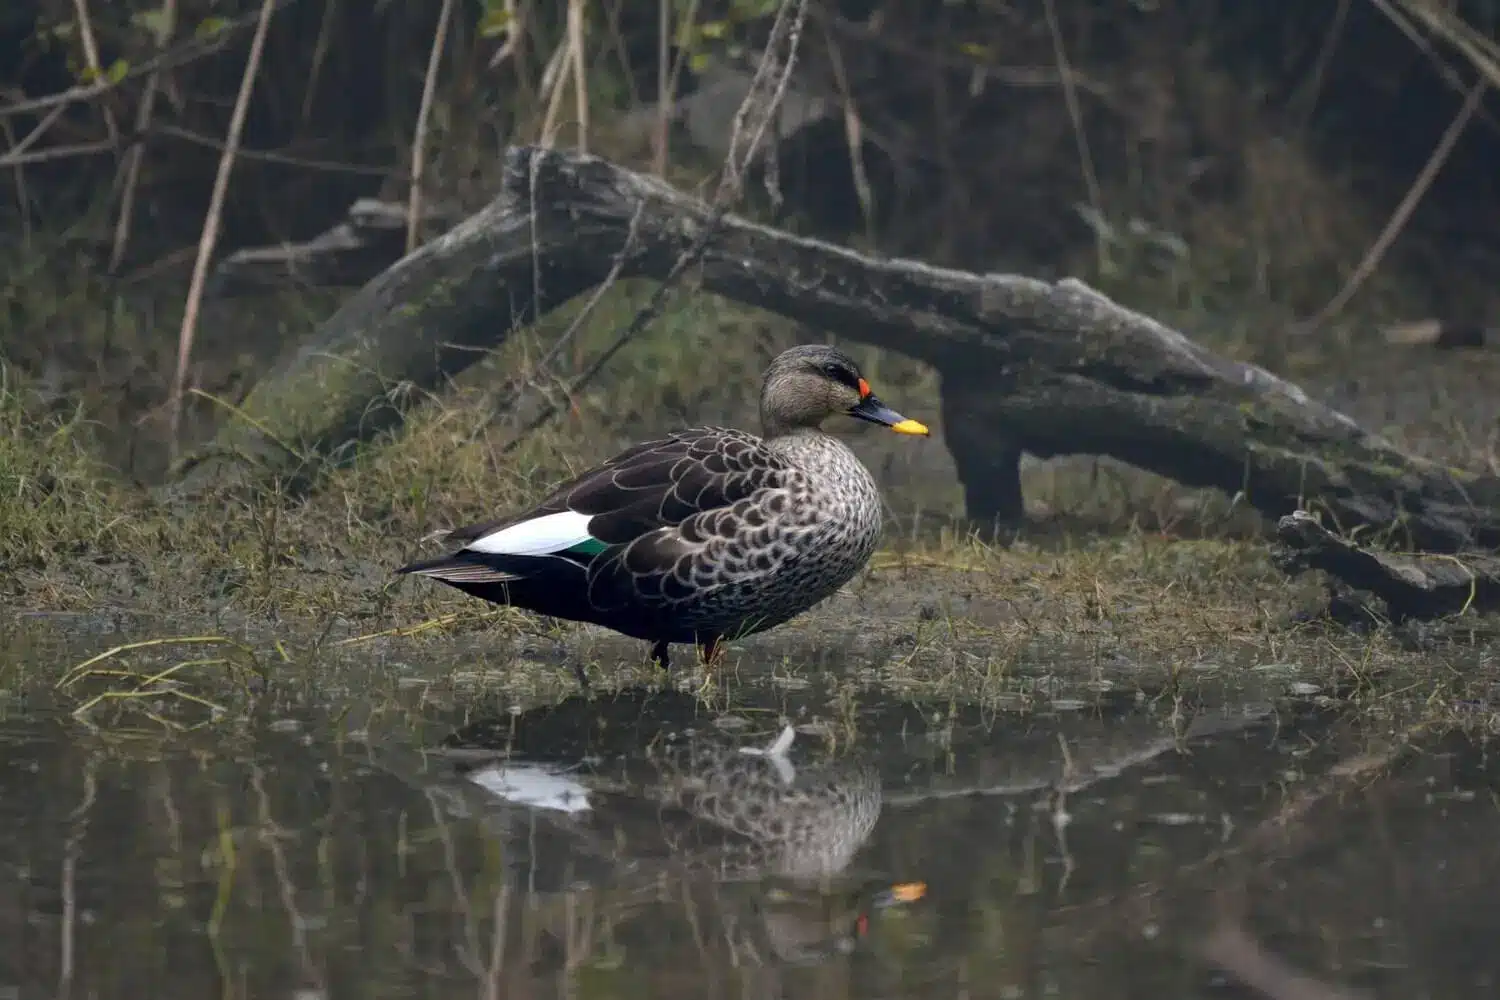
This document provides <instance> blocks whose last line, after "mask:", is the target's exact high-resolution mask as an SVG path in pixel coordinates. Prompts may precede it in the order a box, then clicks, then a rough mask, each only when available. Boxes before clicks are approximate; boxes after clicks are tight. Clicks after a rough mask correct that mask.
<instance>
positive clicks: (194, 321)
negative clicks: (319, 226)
mask: <svg viewBox="0 0 1500 1000" xmlns="http://www.w3.org/2000/svg"><path fill="white" fill-rule="evenodd" d="M283 2H285V0H283ZM276 8H277V0H262V2H261V6H260V21H259V22H257V23H256V25H255V35H254V37H253V38H252V39H251V41H250V54H249V55H248V56H247V57H246V58H245V72H244V75H243V76H241V78H240V92H239V95H238V96H237V97H236V98H235V101H234V112H233V114H232V115H231V116H230V119H229V133H228V135H227V136H226V137H225V143H224V153H223V155H222V156H220V157H219V171H218V174H217V175H216V176H215V177H214V189H213V193H212V195H210V197H209V202H208V214H207V215H206V216H205V218H204V220H203V236H202V239H200V240H199V243H198V257H197V259H196V260H195V261H193V278H192V282H191V283H190V284H189V285H188V297H187V304H186V305H185V306H184V307H183V313H182V329H181V331H180V332H179V334H178V337H177V371H176V373H175V374H174V375H173V377H172V395H171V398H170V402H169V404H168V405H169V411H168V412H169V418H170V421H171V424H170V427H171V438H172V444H173V448H174V450H175V448H176V443H177V429H178V427H179V425H180V423H181V420H182V392H183V388H184V387H185V386H186V384H187V370H188V361H189V359H190V358H191V357H192V354H193V335H194V333H195V332H196V330H197V325H198V309H199V306H200V305H201V303H202V301H203V285H204V282H205V281H206V280H207V278H208V262H209V259H210V258H211V257H212V256H213V252H214V244H215V243H217V242H218V237H219V220H220V217H221V215H222V213H223V211H224V196H225V194H226V193H227V192H228V190H229V175H230V173H231V171H232V170H233V169H234V159H235V151H236V150H238V149H239V146H240V135H241V133H242V132H243V131H244V128H245V115H246V113H247V112H248V110H249V108H250V94H251V92H252V91H253V90H254V89H255V78H256V76H257V75H258V73H259V70H260V57H261V53H262V52H263V51H264V50H265V46H266V31H267V29H268V28H269V27H270V25H271V16H272V15H273V14H274V13H275V12H276Z"/></svg>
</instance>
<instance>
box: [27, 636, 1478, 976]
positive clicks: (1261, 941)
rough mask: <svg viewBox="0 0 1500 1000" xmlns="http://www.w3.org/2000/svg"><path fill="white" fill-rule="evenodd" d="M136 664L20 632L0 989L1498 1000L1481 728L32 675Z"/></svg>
mask: <svg viewBox="0 0 1500 1000" xmlns="http://www.w3.org/2000/svg"><path fill="white" fill-rule="evenodd" d="M113 641H115V640H114V639H111V641H110V642H101V641H99V639H98V637H97V636H96V637H92V638H87V637H86V638H84V639H79V638H78V637H74V638H73V639H70V640H68V641H66V642H62V643H58V644H51V645H49V644H48V643H47V642H45V641H42V642H37V641H32V642H30V643H28V644H25V645H24V646H16V645H12V646H11V647H10V651H9V652H6V651H5V648H4V647H0V658H3V657H5V656H10V657H12V660H13V662H12V666H14V665H15V664H14V659H15V658H16V657H29V658H33V659H35V658H46V657H54V658H56V665H48V664H43V666H46V667H47V669H46V670H42V669H27V670H22V671H16V670H12V671H11V672H10V673H9V674H0V676H9V677H10V678H11V680H10V681H8V682H7V684H8V687H7V688H6V691H5V694H4V696H3V697H0V942H4V947H3V948H0V1000H9V998H15V1000H30V998H41V997H67V998H86V997H127V996H128V997H138V996H153V997H157V998H160V1000H176V998H183V1000H186V998H190V997H191V998H201V997H210V996H218V997H234V998H250V997H255V998H259V997H278V998H279V997H284V998H309V1000H312V998H323V997H328V998H341V997H430V998H450V997H451V998H457V997H463V998H471V997H479V998H500V997H505V998H523V997H562V996H569V997H589V996H597V997H607V996H610V997H612V996H629V997H642V998H645V997H653V998H677V997H715V998H731V997H732V998H740V997H744V998H760V997H787V998H809V1000H810V998H854V997H858V998H878V997H922V998H928V997H930V998H945V1000H946V998H959V997H964V998H982V997H995V998H1007V1000H1009V998H1021V997H1049V996H1059V997H1077V998H1083V1000H1096V998H1097V1000H1104V998H1131V997H1142V998H1145V997H1151V998H1153V1000H1158V998H1175V997H1227V998H1233V997H1255V996H1269V997H1275V998H1278V1000H1304V998H1305V1000H1315V998H1322V1000H1331V998H1341V997H1352V996H1367V997H1402V998H1422V997H1470V996H1474V997H1484V996H1494V995H1496V993H1497V990H1500V986H1497V980H1500V949H1497V948H1496V947H1495V942H1496V941H1497V940H1500V934H1497V932H1500V919H1497V912H1500V911H1497V906H1496V903H1495V889H1496V885H1497V873H1500V813H1497V803H1500V796H1497V793H1500V781H1497V777H1500V771H1497V770H1496V768H1495V766H1494V765H1493V764H1492V762H1491V761H1490V759H1489V756H1488V754H1487V752H1486V750H1485V748H1484V747H1482V746H1478V745H1476V744H1475V743H1474V742H1473V741H1472V740H1469V739H1460V738H1458V737H1456V736H1452V735H1449V736H1444V735H1441V734H1439V735H1434V736H1433V737H1432V738H1431V739H1430V740H1428V741H1427V742H1425V743H1423V744H1422V745H1420V746H1414V747H1411V748H1409V749H1408V750H1406V751H1405V752H1403V753H1402V754H1401V755H1400V756H1399V757H1398V758H1396V759H1395V760H1394V762H1389V761H1387V757H1386V751H1385V742H1383V740H1385V741H1386V742H1388V735H1389V734H1388V733H1387V734H1381V733H1379V732H1374V731H1371V729H1370V727H1369V726H1368V725H1366V726H1361V725H1359V724H1356V723H1354V722H1352V721H1351V720H1350V719H1349V718H1347V717H1345V718H1341V717H1340V716H1339V715H1338V714H1336V713H1335V712H1333V711H1332V710H1331V709H1329V708H1328V707H1327V706H1321V707H1320V706H1319V705H1317V704H1315V703H1313V702H1311V701H1309V700H1306V699H1302V700H1298V699H1295V698H1287V697H1279V696H1274V693H1273V695H1272V696H1267V697H1264V698H1247V697H1245V696H1244V695H1243V694H1242V693H1241V694H1238V695H1233V696H1231V695H1228V694H1226V695H1225V696H1224V697H1223V698H1221V699H1220V700H1219V701H1218V702H1215V701H1213V700H1212V699H1204V698H1198V699H1196V700H1195V699H1186V700H1184V699H1181V698H1178V699H1171V698H1165V697H1155V696H1153V695H1152V694H1151V692H1149V691H1140V690H1137V689H1136V688H1134V687H1131V688H1130V689H1129V690H1128V691H1125V692H1123V693H1121V692H1111V693H1093V694H1090V695H1086V696H1084V697H1081V698H1071V697H1070V698H1068V699H1066V700H1062V699H1059V700H1056V701H1055V702H1052V703H1049V702H1048V701H1047V700H1046V699H1029V701H1028V705H1027V707H1026V708H1025V710H1016V709H1014V708H1012V709H1005V708H1003V707H1001V708H997V707H996V705H995V704H991V705H989V706H980V705H972V704H964V703H960V702H954V701H952V700H951V699H945V700H941V701H938V700H928V701H923V700H911V699H909V698H908V699H903V698H899V697H896V696H894V695H892V694H890V693H888V692H885V691H882V690H881V689H880V688H878V687H875V686H870V685H864V686H861V685H849V684H846V685H840V686H838V687H837V689H836V690H831V689H829V688H828V687H827V686H825V685H824V684H822V683H813V684H810V685H795V684H793V685H789V684H787V683H785V681H784V679H782V680H778V679H777V678H775V677H772V676H771V674H770V672H768V673H767V675H766V676H765V677H757V676H756V674H755V672H754V671H753V670H752V669H748V668H747V667H745V666H743V665H742V668H741V671H740V676H739V678H738V679H737V681H736V683H735V685H734V687H733V689H732V691H731V695H730V698H729V699H728V700H727V701H724V700H723V699H720V701H719V702H718V703H708V702H704V701H702V700H700V699H698V698H697V697H695V696H694V695H693V694H691V693H685V692H676V691H670V690H653V689H647V688H626V689H623V690H615V691H603V690H601V691H596V692H595V696H594V697H593V698H592V699H588V698H584V697H582V696H572V697H567V698H565V699H563V700H560V701H559V700H555V699H554V700H553V701H551V702H546V701H532V702H528V701H527V700H526V699H523V698H516V697H514V696H505V695H495V694H494V693H490V694H484V693H482V692H481V693H472V692H471V693H469V694H463V693H460V692H455V691H450V692H449V693H448V694H446V695H442V696H439V695H438V694H437V693H435V692H437V691H438V689H439V688H440V687H441V685H436V684H434V685H427V684H425V683H422V682H421V681H420V678H418V679H416V680H414V679H413V678H412V677H410V676H408V677H406V678H405V679H404V680H402V681H400V682H397V683H392V682H391V680H390V669H389V663H388V662H381V663H372V664H371V665H370V667H369V673H368V676H364V675H362V674H361V672H360V666H359V664H358V663H357V662H355V663H353V664H350V663H344V664H343V665H341V666H340V668H339V670H337V671H331V672H330V673H329V675H328V678H332V680H328V679H327V678H325V681H326V683H325V681H320V682H318V683H314V682H312V681H307V680H304V681H303V682H302V683H301V684H300V686H296V689H295V690H291V691H287V690H279V691H278V693H275V694H264V695H262V696H260V697H258V698H254V699H250V700H246V701H244V702H243V704H235V705H233V706H232V707H231V708H230V710H229V712H228V713H227V714H226V715H225V716H224V717H223V718H221V719H219V720H218V721H217V722H215V723H214V724H213V725H211V726H207V727H204V728H201V729H198V730H195V731H191V732H172V731H168V730H165V729H163V728H162V727H161V726H160V725H158V724H155V723H152V722H150V721H149V720H148V719H146V718H144V717H143V716H139V715H132V716H128V717H122V718H117V719H115V721H114V722H113V724H111V725H107V726H100V727H99V728H97V729H90V728H89V727H86V726H84V725H81V724H80V723H79V722H78V721H76V720H75V719H73V718H72V717H71V716H70V715H69V714H68V713H67V711H66V709H67V707H68V705H66V704H63V703H62V702H60V701H59V700H58V699H55V698H54V697H52V696H51V695H50V694H49V691H50V685H40V684H36V683H32V682H28V681H27V680H26V678H28V677H30V678H33V679H34V678H36V677H39V676H42V675H44V674H45V675H46V676H48V677H49V678H55V677H56V676H57V675H58V674H59V673H60V668H61V666H64V665H66V664H67V663H71V662H76V661H77V659H79V658H80V656H79V654H80V653H81V654H82V655H88V654H89V653H91V652H95V651H97V650H98V649H100V648H103V647H104V646H107V645H110V644H112V642H113ZM440 649H442V646H441V644H439V643H431V642H429V643H425V644H423V645H422V646H421V647H420V650H419V653H414V651H413V650H412V649H411V648H408V649H406V650H405V651H404V655H405V656H406V657H407V661H406V662H407V666H408V667H409V665H410V664H409V660H410V657H412V656H413V655H419V654H420V655H433V653H434V651H436V650H440ZM380 655H385V654H380ZM371 656H372V658H374V659H378V658H379V657H378V656H377V655H376V654H371ZM180 658H181V657H180V656H179V659H180ZM31 666H35V664H31ZM1053 667H1056V664H1052V665H1048V664H1040V663H1039V664H1037V669H1038V672H1045V671H1044V668H1046V669H1051V668H1053ZM453 670H454V664H452V663H449V664H434V665H432V676H433V677H441V676H451V675H452V673H453ZM778 674H779V675H781V676H783V677H784V674H785V668H784V667H781V668H779V671H778ZM282 687H283V688H284V687H285V685H283V686H282ZM1000 704H1001V705H1002V706H1003V704H1004V703H1003V702H1001V703H1000ZM789 723H790V724H791V726H792V731H791V733H790V734H788V733H787V732H786V726H787V725H788V724H789ZM788 738H790V743H789V744H788V742H787V740H788ZM747 751H748V752H747ZM1371 761H1377V762H1381V761H1384V762H1387V763H1389V764H1390V766H1383V767H1375V766H1370V767H1369V770H1368V772H1364V771H1360V772H1359V777H1358V778H1357V779H1356V780H1352V781H1350V780H1344V781H1343V782H1342V783H1341V784H1340V785H1339V786H1338V788H1339V790H1338V791H1337V793H1336V794H1333V795H1323V796H1318V795H1317V793H1318V791H1319V789H1320V788H1323V787H1326V785H1324V784H1323V783H1324V782H1326V781H1327V780H1329V774H1330V770H1331V769H1337V768H1343V769H1346V770H1347V769H1350V768H1351V767H1352V768H1354V769H1355V770H1356V771H1357V770H1358V769H1359V768H1360V767H1363V766H1367V765H1369V764H1370V762H1371ZM1351 762H1352V763H1351ZM1308 802H1311V805H1306V803H1308Z"/></svg>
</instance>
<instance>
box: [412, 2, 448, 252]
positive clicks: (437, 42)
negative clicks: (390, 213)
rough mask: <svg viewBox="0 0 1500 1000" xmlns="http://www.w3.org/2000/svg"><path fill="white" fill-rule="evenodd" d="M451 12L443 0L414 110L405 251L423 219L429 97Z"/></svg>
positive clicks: (434, 86) (415, 239)
mask: <svg viewBox="0 0 1500 1000" xmlns="http://www.w3.org/2000/svg"><path fill="white" fill-rule="evenodd" d="M452 16H453V0H443V7H442V10H441V11H439V12H438V23H437V29H436V30H435V31H433V33H432V51H431V52H429V53H428V55H427V77H426V79H425V80H423V82H422V105H421V107H420V108H419V109H418V111H417V127H416V132H415V134H414V135H413V136H412V140H411V189H410V193H409V194H408V195H407V201H406V252H407V253H411V252H412V251H413V250H415V249H416V248H417V242H418V235H419V233H418V230H419V229H420V227H421V221H422V180H423V174H424V173H425V172H426V169H427V124H428V121H429V120H430V119H431V117H432V100H433V96H434V95H435V94H436V93H437V77H438V68H439V67H440V66H442V64H443V47H444V46H445V45H446V44H447V41H448V21H449V20H450V19H451V18H452Z"/></svg>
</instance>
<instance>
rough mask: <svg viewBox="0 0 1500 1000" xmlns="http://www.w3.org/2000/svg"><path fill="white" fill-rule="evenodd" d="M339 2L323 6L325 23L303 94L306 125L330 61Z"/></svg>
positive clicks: (327, 3)
mask: <svg viewBox="0 0 1500 1000" xmlns="http://www.w3.org/2000/svg"><path fill="white" fill-rule="evenodd" d="M338 6H339V0H327V2H326V3H325V4H323V21H322V23H321V24H319V25H318V40H317V42H316V43H315V44H314V45H313V57H312V66H311V67H310V68H309V69H308V71H307V89H306V90H304V91H303V92H302V112H301V116H300V117H301V121H302V124H303V125H306V124H307V123H308V121H309V120H310V119H311V118H312V106H313V101H314V99H316V97H317V95H318V80H319V78H321V77H322V75H323V63H324V62H325V61H326V60H327V59H328V43H329V40H330V39H331V38H332V37H333V16H334V14H335V13H336V12H337V11H338Z"/></svg>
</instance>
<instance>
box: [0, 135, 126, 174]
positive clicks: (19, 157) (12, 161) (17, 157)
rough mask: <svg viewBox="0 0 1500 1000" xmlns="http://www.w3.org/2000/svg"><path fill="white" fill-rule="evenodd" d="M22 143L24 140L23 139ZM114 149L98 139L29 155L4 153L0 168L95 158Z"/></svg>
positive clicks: (0, 160)
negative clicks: (76, 157) (88, 157)
mask: <svg viewBox="0 0 1500 1000" xmlns="http://www.w3.org/2000/svg"><path fill="white" fill-rule="evenodd" d="M22 142H25V140H24V139H23V140H22ZM115 149H116V146H115V144H114V143H112V142H110V141H109V140H108V139H100V140H99V141H98V142H80V143H78V144H77V145H75V146H48V147H47V148H46V149H38V150H36V151H35V152H30V153H16V152H10V153H6V154H5V155H4V156H0V167H23V166H25V165H26V164H28V163H47V162H49V161H51V160H69V159H72V158H73V157H75V156H97V155H98V154H100V153H113V152H114V151H115Z"/></svg>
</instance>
